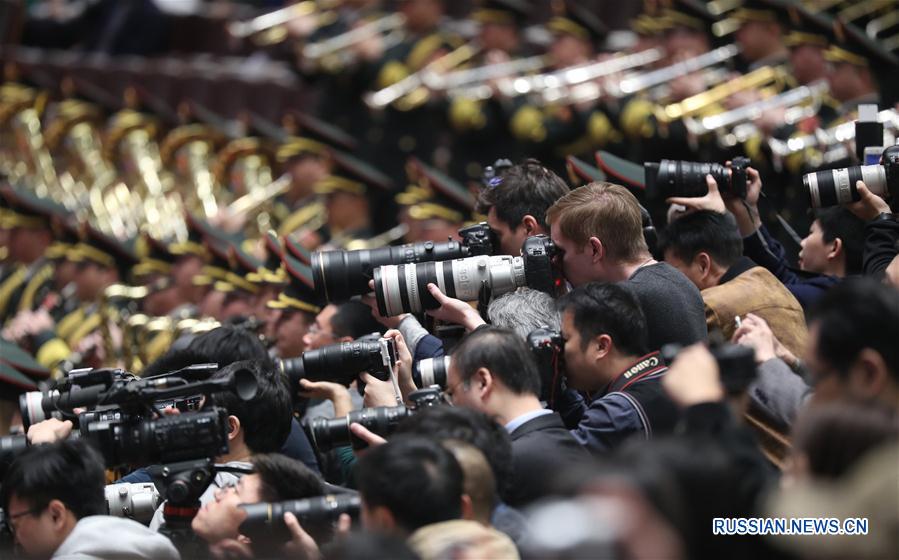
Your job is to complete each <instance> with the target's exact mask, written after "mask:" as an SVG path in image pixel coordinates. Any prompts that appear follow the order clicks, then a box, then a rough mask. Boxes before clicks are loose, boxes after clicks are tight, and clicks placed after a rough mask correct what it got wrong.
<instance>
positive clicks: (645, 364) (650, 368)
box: [606, 351, 667, 394]
mask: <svg viewBox="0 0 899 560" xmlns="http://www.w3.org/2000/svg"><path fill="white" fill-rule="evenodd" d="M666 367H667V366H666V365H665V362H664V361H663V360H662V357H661V355H660V354H659V352H658V351H656V352H652V353H650V354H647V355H645V356H643V357H642V358H640V359H639V361H637V363H635V364H634V365H632V366H631V367H629V368H627V369H626V370H624V371H623V372H621V374H620V375H619V376H618V377H616V378H615V380H614V381H612V382H611V383H610V384H609V386H608V387H607V389H606V394H609V393H615V392H622V391H625V390H626V389H627V388H628V387H630V386H631V385H633V384H634V383H638V382H639V381H642V380H644V379H646V378H648V377H650V376H652V375H653V374H656V373H659V372H661V371H664V370H665V369H666Z"/></svg>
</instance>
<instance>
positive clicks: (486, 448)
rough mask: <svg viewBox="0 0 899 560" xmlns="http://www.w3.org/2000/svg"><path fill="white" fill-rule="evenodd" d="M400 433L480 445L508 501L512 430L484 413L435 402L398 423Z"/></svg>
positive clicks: (397, 430)
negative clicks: (434, 404)
mask: <svg viewBox="0 0 899 560" xmlns="http://www.w3.org/2000/svg"><path fill="white" fill-rule="evenodd" d="M394 433H395V434H396V435H397V436H399V435H401V434H407V435H416V436H422V437H426V438H430V439H432V440H435V441H444V440H448V439H455V440H458V441H464V442H465V443H468V444H471V445H473V446H474V447H476V448H478V450H480V452H481V453H483V454H484V457H486V458H487V462H488V463H490V468H491V469H492V470H493V478H494V479H495V480H496V489H497V492H498V493H499V495H500V497H502V498H503V500H504V501H506V498H507V497H508V496H509V492H510V490H512V489H511V488H510V484H511V480H512V440H511V438H510V437H509V432H508V431H507V430H506V428H504V427H503V426H501V425H500V424H499V423H498V422H496V421H494V420H493V419H492V418H490V417H489V416H487V415H486V414H485V413H483V412H480V411H478V410H474V409H471V408H464V407H461V406H432V407H428V408H425V409H423V410H420V411H418V412H416V413H415V414H413V415H412V416H409V417H408V418H406V419H405V420H403V421H402V422H400V424H399V426H397V429H396V432H394Z"/></svg>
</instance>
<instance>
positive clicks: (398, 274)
mask: <svg viewBox="0 0 899 560" xmlns="http://www.w3.org/2000/svg"><path fill="white" fill-rule="evenodd" d="M428 284H435V285H436V286H437V287H438V288H439V289H440V291H441V292H443V293H444V294H446V295H447V296H449V297H452V298H456V299H460V300H462V301H475V300H477V299H478V293H479V292H480V289H481V286H482V285H483V284H486V285H487V286H488V287H489V288H490V290H491V293H492V295H493V296H494V297H495V296H499V295H502V294H505V293H507V292H511V291H513V290H515V289H516V288H520V287H522V286H526V285H527V278H526V276H525V270H524V259H522V258H521V257H512V256H509V255H502V256H492V257H488V256H477V257H469V258H467V259H456V260H453V261H442V262H428V263H421V264H401V265H388V266H382V267H380V268H376V269H375V297H376V299H377V301H378V311H379V312H380V313H381V315H383V316H385V317H392V316H395V315H399V314H401V313H421V312H422V311H424V310H425V309H437V308H438V307H440V304H439V303H437V300H436V299H434V296H432V295H431V293H430V292H428Z"/></svg>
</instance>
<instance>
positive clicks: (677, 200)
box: [666, 175, 727, 214]
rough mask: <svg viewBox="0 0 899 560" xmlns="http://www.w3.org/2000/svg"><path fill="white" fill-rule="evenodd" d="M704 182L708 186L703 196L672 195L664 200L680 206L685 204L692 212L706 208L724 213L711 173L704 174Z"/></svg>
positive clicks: (722, 200)
mask: <svg viewBox="0 0 899 560" xmlns="http://www.w3.org/2000/svg"><path fill="white" fill-rule="evenodd" d="M705 183H706V186H708V188H709V192H708V193H707V194H706V195H705V196H700V197H687V196H673V197H671V198H669V199H667V200H666V202H667V203H668V204H680V205H681V206H686V207H687V209H688V210H692V211H694V212H696V211H700V210H708V211H710V212H717V213H719V214H724V213H725V212H726V211H727V208H726V207H725V205H724V199H723V198H721V193H720V192H719V191H718V183H717V182H716V181H715V179H714V177H712V176H711V175H706V176H705Z"/></svg>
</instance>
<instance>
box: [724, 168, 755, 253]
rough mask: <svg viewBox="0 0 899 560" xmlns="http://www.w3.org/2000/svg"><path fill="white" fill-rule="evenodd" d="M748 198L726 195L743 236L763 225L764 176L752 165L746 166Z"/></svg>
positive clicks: (729, 207)
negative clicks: (761, 207) (760, 208)
mask: <svg viewBox="0 0 899 560" xmlns="http://www.w3.org/2000/svg"><path fill="white" fill-rule="evenodd" d="M746 177H747V179H748V181H747V183H746V198H742V199H741V198H738V197H735V196H726V197H724V204H725V205H726V207H727V209H728V210H729V211H730V213H731V214H733V215H734V218H736V220H737V225H738V226H739V228H740V234H741V235H743V237H746V236H748V235H751V234H752V233H753V232H754V231H756V230H757V229H759V227H761V225H762V219H761V217H760V216H759V197H760V196H761V195H762V178H761V176H760V175H759V172H758V170H757V169H754V168H752V167H747V168H746Z"/></svg>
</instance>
